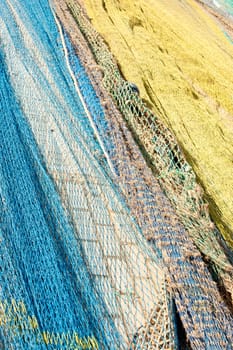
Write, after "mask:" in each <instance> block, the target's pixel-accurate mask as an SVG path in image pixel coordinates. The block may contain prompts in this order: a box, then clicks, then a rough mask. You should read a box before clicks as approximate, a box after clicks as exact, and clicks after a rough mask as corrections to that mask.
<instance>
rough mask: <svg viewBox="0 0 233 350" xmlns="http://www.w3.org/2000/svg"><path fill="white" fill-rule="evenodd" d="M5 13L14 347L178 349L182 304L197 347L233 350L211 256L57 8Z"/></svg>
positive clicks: (4, 311)
mask: <svg viewBox="0 0 233 350" xmlns="http://www.w3.org/2000/svg"><path fill="white" fill-rule="evenodd" d="M0 14H1V22H0V24H1V26H0V28H1V30H0V35H1V45H2V46H1V50H2V52H3V53H4V56H1V61H2V62H1V63H2V65H1V67H2V74H1V79H2V81H1V87H2V89H1V93H2V98H1V110H2V112H3V113H2V115H1V118H2V123H1V125H3V127H2V126H1V127H2V129H1V140H3V141H2V144H1V159H4V163H3V167H2V176H1V178H2V181H1V183H3V185H2V186H1V194H2V195H1V206H2V208H1V209H2V210H1V212H2V213H3V216H2V218H3V225H1V228H2V242H3V244H2V246H1V249H2V253H1V258H3V263H2V266H3V267H4V269H3V271H4V276H5V277H4V280H3V278H1V284H2V285H3V288H2V289H1V300H2V302H1V326H2V327H1V335H2V342H3V345H4V346H5V348H6V349H11V348H12V349H28V348H39V349H41V348H50V349H93V348H99V349H129V348H130V349H134V348H135V349H175V348H178V344H177V338H176V322H175V312H174V309H173V307H172V301H171V292H172V293H173V295H172V296H173V298H174V299H175V302H176V306H177V308H179V314H180V316H181V318H182V321H183V324H184V325H185V328H186V332H187V335H188V339H189V341H190V343H191V345H192V347H193V348H196V349H206V348H207V349H208V348H209V349H211V348H216V349H217V348H219V349H221V348H223V349H224V348H226V349H227V348H229V349H230V348H231V343H232V341H231V340H232V339H231V338H232V335H231V327H232V319H231V316H230V314H229V312H228V311H227V308H226V307H225V305H224V303H223V302H222V301H221V298H220V296H219V294H218V292H217V288H216V286H215V284H214V283H213V281H211V278H210V275H209V274H208V271H207V269H206V267H205V265H204V264H203V261H202V259H201V256H200V254H199V253H198V252H197V251H196V250H195V248H194V247H193V246H192V243H191V241H190V240H189V239H188V236H187V235H186V233H185V231H184V229H183V227H182V226H181V225H180V224H179V222H178V220H177V218H176V215H175V214H174V212H173V210H172V208H171V206H170V204H169V202H168V201H167V199H166V197H165V196H164V194H163V193H162V191H161V189H160V187H159V185H158V183H157V181H155V180H154V179H153V177H152V175H151V173H150V171H149V170H148V169H147V168H146V164H145V162H144V160H143V158H142V157H141V155H140V153H139V150H138V149H137V147H136V146H135V144H134V142H133V140H132V138H131V135H130V133H129V132H128V130H127V128H126V127H125V126H124V124H123V123H122V121H121V119H119V120H118V117H119V118H120V116H119V114H118V113H117V111H116V110H115V109H114V107H113V106H112V104H111V102H110V100H109V99H108V101H107V102H108V103H109V106H112V107H111V108H110V107H108V106H106V108H107V109H108V108H110V110H109V112H111V111H112V113H113V114H111V113H108V112H107V111H106V110H105V109H104V108H103V107H102V106H101V104H100V101H99V98H98V97H97V95H96V92H97V91H95V90H97V89H98V84H97V81H95V82H93V83H95V84H96V85H95V90H94V89H93V86H92V84H91V82H90V80H89V79H88V76H87V73H86V71H85V69H84V68H83V66H82V65H81V63H80V61H79V59H78V57H76V56H75V55H74V52H73V49H72V45H71V43H70V40H69V37H68V36H67V35H66V34H65V32H64V30H62V28H61V25H60V24H59V23H58V22H57V23H56V21H55V18H54V16H53V14H52V11H51V8H50V7H49V4H48V3H47V1H45V0H43V1H42V0H40V1H35V2H31V3H24V4H22V3H21V2H20V1H17V0H11V1H9V0H7V1H4V2H3V3H2V4H1V5H0ZM78 39H80V41H81V40H82V38H78ZM64 43H65V45H64ZM67 52H68V59H69V62H70V66H71V67H72V69H73V72H74V74H75V77H76V82H77V83H78V85H79V86H78V88H79V93H77V89H75V84H74V81H72V79H71V76H70V72H69V70H68V69H67ZM81 54H82V59H83V61H88V55H89V53H88V51H82V53H81V52H80V55H81ZM86 55H87V56H86ZM80 92H81V95H82V96H83V99H84V103H83V100H82V99H81V97H80V96H81V95H80ZM100 92H101V91H100ZM98 93H99V92H98ZM87 113H88V115H87ZM114 116H115V118H113V117H114ZM100 141H101V142H100ZM123 193H124V194H126V200H127V204H128V206H126V203H125V201H124V198H123ZM131 214H133V215H134V218H135V219H136V220H135V219H134V218H133V217H132V215H131ZM138 223H139V225H140V228H139V226H138ZM141 229H142V231H143V232H141ZM142 233H143V234H144V235H146V234H147V233H148V234H149V233H150V235H151V242H152V247H149V245H148V243H147V242H146V241H145V239H144V238H143V235H142ZM188 247H189V249H190V250H192V252H191V253H190V254H189V256H185V252H186V253H187V255H188ZM151 248H153V250H152V249H151ZM12 276H14V277H12ZM12 280H14V281H15V283H12ZM167 281H168V283H167ZM212 299H213V300H212Z"/></svg>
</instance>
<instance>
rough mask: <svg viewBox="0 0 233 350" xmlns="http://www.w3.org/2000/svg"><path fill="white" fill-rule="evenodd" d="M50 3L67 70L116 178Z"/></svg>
mask: <svg viewBox="0 0 233 350" xmlns="http://www.w3.org/2000/svg"><path fill="white" fill-rule="evenodd" d="M49 3H50V7H51V10H52V13H53V17H54V19H55V22H56V24H57V27H58V30H59V34H60V37H61V42H62V46H63V50H64V53H65V59H66V64H67V68H68V71H69V73H70V76H71V78H72V80H73V82H74V87H75V90H76V92H77V94H78V96H79V98H80V101H81V103H82V105H83V108H84V111H85V113H86V115H87V117H88V119H89V122H90V124H91V127H92V129H93V130H94V133H95V136H96V138H97V140H98V142H99V145H100V147H101V149H102V151H103V153H104V155H105V157H106V160H107V162H108V165H109V168H110V169H111V172H112V173H113V175H114V177H116V173H115V170H114V167H113V165H112V162H111V160H110V158H109V155H108V153H107V151H106V150H105V147H104V144H103V142H102V140H101V137H100V135H99V132H98V130H97V128H96V126H95V123H94V121H93V119H92V116H91V114H90V112H89V110H88V108H87V105H86V103H85V101H84V98H83V96H82V93H81V91H80V89H79V86H78V84H77V80H76V78H75V75H74V73H73V71H72V68H71V66H70V62H69V56H68V50H67V47H66V44H65V39H64V35H63V33H62V28H61V25H60V23H59V21H58V19H57V17H56V14H55V12H54V8H53V5H52V4H51V1H49Z"/></svg>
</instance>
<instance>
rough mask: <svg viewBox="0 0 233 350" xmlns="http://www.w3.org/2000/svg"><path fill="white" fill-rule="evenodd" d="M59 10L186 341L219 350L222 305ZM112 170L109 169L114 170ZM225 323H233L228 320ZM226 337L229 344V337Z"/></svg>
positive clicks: (75, 66)
mask: <svg viewBox="0 0 233 350" xmlns="http://www.w3.org/2000/svg"><path fill="white" fill-rule="evenodd" d="M58 5H59V6H58V7H56V12H57V14H58V15H59V16H60V18H61V20H62V23H63V24H64V25H65V28H66V30H70V34H71V33H72V35H71V37H72V40H73V42H74V43H75V49H76V53H77V54H78V57H79V58H80V59H81V61H82V63H83V64H84V65H85V67H86V69H87V71H88V72H89V75H90V77H91V80H92V83H93V85H94V88H95V90H92V94H91V95H90V94H88V95H87V94H86V93H85V91H86V88H85V84H86V81H87V76H86V71H85V70H84V69H83V67H82V66H81V65H80V61H79V59H78V57H77V56H76V57H75V53H74V50H73V48H72V46H71V43H70V41H69V40H68V38H67V36H66V35H65V39H66V40H65V45H66V50H67V52H68V56H69V62H70V65H71V67H72V70H73V72H74V74H75V76H76V78H77V82H78V85H79V87H80V90H81V91H82V92H83V96H84V99H85V102H86V104H87V107H88V110H89V111H91V116H92V118H93V122H94V124H95V130H96V132H97V134H98V137H100V138H101V139H102V140H103V147H104V149H105V155H106V153H107V157H108V158H109V161H110V162H111V163H112V165H113V168H114V173H115V175H116V177H117V182H118V183H119V185H120V187H121V189H122V191H123V192H124V193H125V195H126V200H127V203H128V205H129V207H130V208H131V210H132V212H133V213H134V216H135V218H136V219H137V221H138V223H139V225H140V227H141V228H142V230H143V233H144V235H145V236H147V238H150V240H151V242H152V246H153V248H154V249H155V251H156V252H157V253H158V252H159V253H160V255H161V257H162V258H163V262H164V265H165V266H166V267H167V269H168V271H169V278H170V279H171V280H170V284H169V285H170V286H172V291H173V293H174V294H173V295H174V299H175V303H176V305H177V309H178V311H179V312H180V315H181V318H182V322H183V323H184V325H185V330H186V332H187V338H188V339H189V341H190V343H191V345H192V347H193V348H196V349H200V348H203V349H204V348H206V347H208V346H213V347H214V346H219V344H220V343H221V342H222V339H223V338H222V335H220V333H221V331H220V333H219V326H218V324H219V320H223V319H224V318H225V315H228V316H229V313H228V311H227V309H226V308H225V307H224V312H223V314H219V310H220V308H221V307H223V304H222V301H221V298H220V297H219V294H218V292H217V289H216V286H215V284H214V283H213V282H212V281H211V277H210V275H209V273H208V271H207V269H206V267H205V266H204V264H203V261H202V259H201V256H200V254H199V253H198V251H197V250H196V249H195V248H194V247H193V245H192V242H191V241H190V238H189V237H188V236H187V234H186V232H185V231H184V230H183V228H182V226H181V225H180V224H179V223H178V220H177V216H176V214H175V213H174V211H173V210H172V208H171V206H170V203H169V202H168V201H167V199H166V197H165V196H164V194H163V192H162V191H161V188H160V186H159V185H158V183H157V181H155V179H154V178H153V176H152V174H151V172H150V171H149V170H148V169H147V167H146V164H145V161H144V159H143V157H142V156H141V154H140V152H139V149H138V148H137V147H136V146H135V143H134V141H133V140H132V137H131V135H130V133H129V131H128V130H127V128H126V126H125V124H124V122H123V120H122V118H121V116H120V115H119V113H118V112H117V111H116V109H115V108H114V106H113V104H112V102H111V100H110V98H109V96H108V95H107V94H106V93H105V92H104V90H103V89H101V83H100V81H101V80H100V72H95V73H93V65H94V61H93V59H92V58H91V55H90V52H89V50H88V48H87V44H86V43H85V41H84V40H83V37H82V35H81V34H80V33H79V32H78V31H77V30H75V31H74V30H73V28H74V22H73V21H72V17H71V16H69V15H68V14H67V12H66V11H65V7H63V6H62V3H59V2H58ZM96 93H97V94H98V97H99V98H100V99H101V101H102V102H103V104H104V106H105V109H104V110H105V113H103V109H102V108H100V107H101V106H100V102H99V99H98V97H97V96H96ZM110 168H111V169H112V166H111V167H110ZM177 291H178V292H177ZM213 296H214V297H213ZM213 299H214V300H216V301H217V303H216V304H215V302H214V304H215V305H213ZM220 305H221V306H220ZM219 306H220V308H219ZM210 310H211V311H210ZM213 310H214V312H213ZM210 314H211V316H210ZM228 316H227V317H228ZM229 320H230V323H231V322H232V321H231V318H229ZM223 324H224V325H223V328H224V332H225V331H226V333H228V332H229V329H230V328H228V325H227V324H226V323H225V322H224V323H223ZM194 325H195V326H194ZM213 325H214V326H213ZM197 329H198V331H197ZM227 329H228V330H227ZM216 334H218V335H216ZM228 336H229V339H230V338H231V335H230V332H229V333H228ZM230 342H231V340H230ZM228 344H229V342H228V340H227V341H226V342H222V343H221V345H222V346H226V347H227V346H228ZM145 348H147V347H146V346H145ZM152 348H153V347H152Z"/></svg>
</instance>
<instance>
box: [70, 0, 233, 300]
mask: <svg viewBox="0 0 233 350" xmlns="http://www.w3.org/2000/svg"><path fill="white" fill-rule="evenodd" d="M67 5H68V8H69V10H70V12H71V13H72V16H73V17H74V19H75V20H76V22H77V24H78V27H79V29H80V30H81V32H82V34H83V35H84V37H85V39H86V40H87V42H88V45H89V47H90V49H91V51H92V53H93V55H94V57H95V60H96V62H97V66H96V69H97V70H98V69H99V70H100V72H101V73H102V81H103V84H104V86H105V88H106V89H107V91H108V92H109V93H110V94H111V96H112V98H113V100H114V101H115V103H116V105H117V107H118V109H119V110H120V112H121V113H122V115H123V116H124V118H125V120H126V121H127V123H128V125H129V127H130V129H131V131H132V132H133V134H134V138H135V139H136V141H137V142H138V144H139V145H140V148H141V150H142V152H143V153H144V156H145V158H146V160H147V162H148V163H149V165H150V166H151V167H152V170H153V173H154V175H155V176H156V178H157V180H158V181H159V183H160V185H161V187H162V188H163V190H164V192H165V193H166V195H167V197H168V198H169V200H170V201H171V203H172V204H173V206H174V208H175V210H176V212H177V214H178V216H179V217H180V219H181V221H182V223H183V224H184V226H185V228H186V230H187V231H188V232H189V234H190V236H191V237H192V238H193V240H194V242H195V245H196V246H197V247H198V248H199V249H200V251H201V252H202V253H203V254H204V256H205V257H206V258H207V260H209V261H210V265H211V268H212V269H213V273H214V274H215V275H216V277H218V279H219V283H220V284H221V285H223V286H224V288H225V290H226V291H227V293H229V298H230V299H231V300H232V295H233V289H232V286H233V268H232V259H233V257H232V252H231V251H230V250H229V249H228V248H227V246H226V244H225V242H224V241H223V239H222V237H221V235H220V233H219V231H218V230H217V228H216V227H215V225H214V224H213V222H212V221H211V219H210V216H209V211H208V203H207V202H206V201H205V200H204V199H203V191H202V188H201V187H200V185H198V184H197V181H196V177H195V174H194V172H193V170H192V169H191V167H190V166H189V164H188V163H187V161H186V160H185V157H184V155H183V153H182V151H181V149H180V147H179V146H178V144H177V141H176V140H175V138H174V136H173V135H172V134H171V132H170V130H169V129H168V128H166V127H165V126H164V124H163V123H162V122H161V121H160V120H159V119H158V118H157V117H156V116H155V115H154V114H153V113H152V112H151V111H150V110H149V109H148V108H147V107H146V106H145V104H144V103H143V101H142V100H141V99H140V97H139V95H138V94H137V93H135V89H134V88H133V87H132V85H131V84H130V83H129V82H127V81H125V80H124V79H123V78H122V76H121V74H120V72H119V69H118V67H117V64H116V63H115V61H114V58H113V57H112V55H111V53H110V51H109V49H108V47H107V46H106V44H105V43H104V41H103V39H102V38H101V36H100V35H99V34H98V33H97V32H96V31H95V30H94V28H93V27H92V25H91V23H90V21H89V20H88V18H87V16H86V15H85V12H84V10H83V8H82V7H81V6H80V4H79V2H78V1H76V2H74V1H67Z"/></svg>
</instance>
